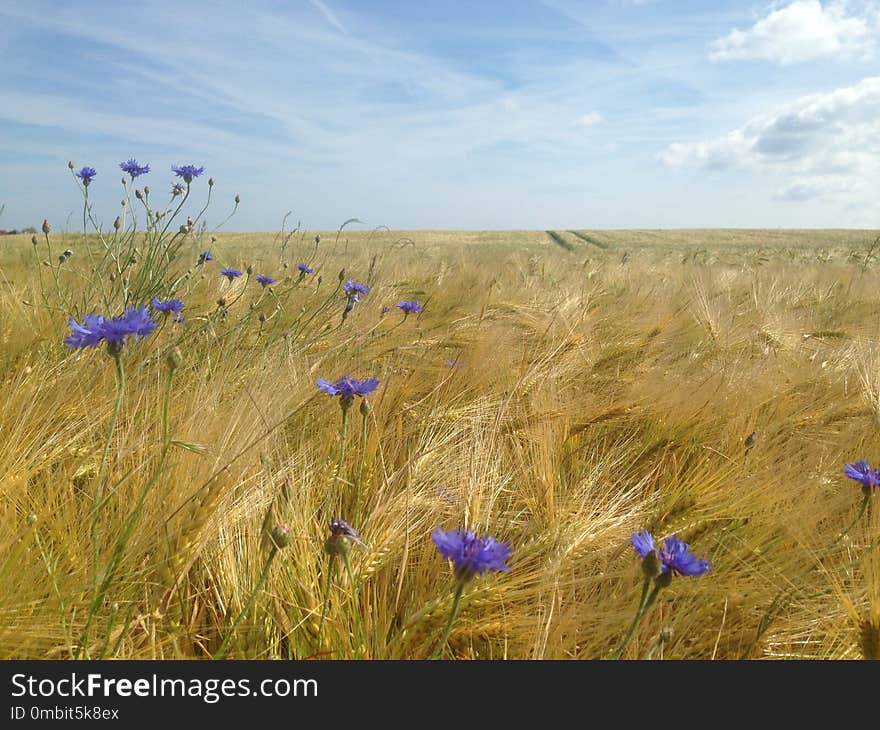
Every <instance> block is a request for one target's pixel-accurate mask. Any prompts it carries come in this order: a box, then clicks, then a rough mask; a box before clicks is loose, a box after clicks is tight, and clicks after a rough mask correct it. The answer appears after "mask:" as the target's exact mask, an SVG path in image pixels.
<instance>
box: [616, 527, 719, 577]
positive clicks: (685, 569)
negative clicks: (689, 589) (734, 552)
mask: <svg viewBox="0 0 880 730" xmlns="http://www.w3.org/2000/svg"><path fill="white" fill-rule="evenodd" d="M630 543H631V544H632V546H633V548H635V551H636V552H637V553H638V554H639V556H640V557H641V558H643V559H647V558H649V556H651V558H650V559H654V556H655V555H656V558H659V560H660V572H661V573H668V572H671V573H672V575H689V576H697V575H703V573H708V572H709V561H708V560H700V559H699V558H697V557H696V556H694V555H693V553H691V552H690V550H689V549H688V544H687V543H686V542H682V541H681V540H679V539H678V535H672V536H671V537H667V538H666V539H665V540H664V541H663V547H661V548H660V549H656V548H655V547H654V536H653V535H652V534H651V533H650V532H648V531H647V530H643V531H642V532H636V533H633V536H632V537H631V538H630Z"/></svg>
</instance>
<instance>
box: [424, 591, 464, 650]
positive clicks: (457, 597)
mask: <svg viewBox="0 0 880 730" xmlns="http://www.w3.org/2000/svg"><path fill="white" fill-rule="evenodd" d="M463 592H464V581H463V580H459V581H457V582H456V585H455V596H454V597H453V599H452V610H451V611H450V612H449V620H448V621H447V622H446V628H445V629H444V630H443V638H442V639H440V644H439V645H438V646H437V651H436V652H434V656H433V657H431V658H432V659H442V658H443V651H444V649H446V641H447V639H449V633H450V632H451V631H452V624H453V622H454V621H455V617H456V616H457V615H458V607H459V605H460V604H461V594H462V593H463Z"/></svg>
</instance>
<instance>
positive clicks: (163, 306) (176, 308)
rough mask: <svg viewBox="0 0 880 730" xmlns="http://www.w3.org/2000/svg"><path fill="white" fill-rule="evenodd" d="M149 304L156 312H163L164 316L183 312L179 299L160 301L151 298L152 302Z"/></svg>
mask: <svg viewBox="0 0 880 730" xmlns="http://www.w3.org/2000/svg"><path fill="white" fill-rule="evenodd" d="M150 304H151V305H152V307H153V309H155V310H156V311H157V312H164V313H165V314H168V313H169V312H175V313H178V314H179V313H180V312H182V311H183V302H182V301H180V300H179V299H168V300H165V301H163V300H162V299H157V298H156V297H153V301H152V302H150Z"/></svg>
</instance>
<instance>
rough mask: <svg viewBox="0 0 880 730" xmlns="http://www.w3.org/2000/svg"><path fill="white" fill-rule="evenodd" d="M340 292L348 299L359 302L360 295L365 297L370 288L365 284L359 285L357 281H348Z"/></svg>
mask: <svg viewBox="0 0 880 730" xmlns="http://www.w3.org/2000/svg"><path fill="white" fill-rule="evenodd" d="M342 291H344V292H345V293H346V294H347V295H348V296H349V298H351V299H354V301H356V302H359V301H360V300H361V295H363V296H366V295H367V294H369V293H370V287H368V286H367V285H366V284H361V283H360V282H359V281H352V280H351V279H349V280H348V281H346V282H345V284H344V285H343V287H342Z"/></svg>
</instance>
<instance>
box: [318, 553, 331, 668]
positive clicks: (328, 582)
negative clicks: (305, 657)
mask: <svg viewBox="0 0 880 730" xmlns="http://www.w3.org/2000/svg"><path fill="white" fill-rule="evenodd" d="M335 567H336V562H335V560H334V559H333V556H332V555H331V556H330V565H329V566H327V580H326V581H324V604H323V606H322V607H321V620H320V621H319V622H318V637H317V639H316V642H317V646H316V649H315V650H316V651H321V633H322V632H323V630H324V619H325V618H326V617H327V607H328V606H329V605H330V585H331V583H332V582H333V569H334V568H335Z"/></svg>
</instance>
